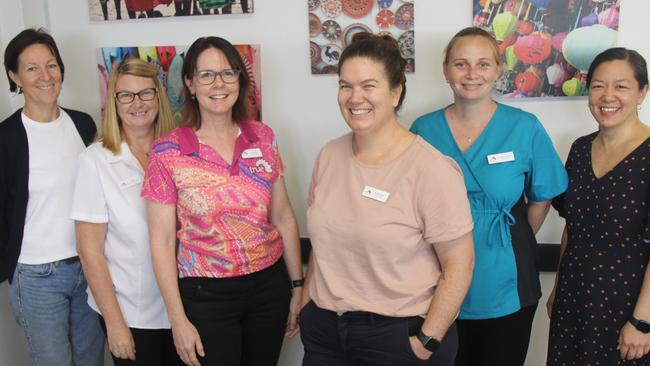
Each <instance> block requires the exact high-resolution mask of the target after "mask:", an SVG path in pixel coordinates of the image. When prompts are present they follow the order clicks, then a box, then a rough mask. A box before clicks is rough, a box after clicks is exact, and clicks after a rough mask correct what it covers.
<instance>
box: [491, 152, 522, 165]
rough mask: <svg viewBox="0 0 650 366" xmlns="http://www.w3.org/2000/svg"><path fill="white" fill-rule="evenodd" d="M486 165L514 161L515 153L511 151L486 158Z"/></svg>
mask: <svg viewBox="0 0 650 366" xmlns="http://www.w3.org/2000/svg"><path fill="white" fill-rule="evenodd" d="M487 161H488V164H499V163H505V162H507V161H515V153H514V152H512V151H508V152H502V153H498V154H492V155H488V156H487Z"/></svg>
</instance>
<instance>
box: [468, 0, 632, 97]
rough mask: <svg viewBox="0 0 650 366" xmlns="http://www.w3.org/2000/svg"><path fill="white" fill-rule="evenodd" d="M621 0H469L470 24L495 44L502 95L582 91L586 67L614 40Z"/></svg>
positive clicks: (557, 94)
mask: <svg viewBox="0 0 650 366" xmlns="http://www.w3.org/2000/svg"><path fill="white" fill-rule="evenodd" d="M620 5H621V0H473V19H474V21H473V23H474V25H475V26H479V27H483V28H484V29H486V30H488V31H490V32H491V33H492V34H493V35H494V37H495V38H496V40H497V42H498V43H499V52H500V53H501V57H502V59H503V65H504V72H503V74H502V76H501V78H500V79H499V80H498V81H497V85H496V89H497V90H498V91H499V93H501V95H502V96H504V97H507V98H534V97H566V96H572V97H573V96H582V95H586V92H587V91H586V90H585V83H586V75H587V70H588V69H589V65H590V64H591V62H592V61H593V59H594V58H595V57H596V55H598V54H599V53H600V52H602V51H604V50H606V49H608V48H610V47H613V46H615V45H616V41H617V36H618V19H619V16H620Z"/></svg>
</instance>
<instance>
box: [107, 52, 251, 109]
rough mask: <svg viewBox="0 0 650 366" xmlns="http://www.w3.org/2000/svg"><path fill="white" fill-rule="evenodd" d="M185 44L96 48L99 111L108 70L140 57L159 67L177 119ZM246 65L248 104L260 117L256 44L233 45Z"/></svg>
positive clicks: (181, 87) (180, 102) (181, 99)
mask: <svg viewBox="0 0 650 366" xmlns="http://www.w3.org/2000/svg"><path fill="white" fill-rule="evenodd" d="M187 48H188V46H138V47H106V48H100V49H99V52H98V55H97V56H98V63H97V71H98V73H99V92H100V99H101V112H102V115H104V108H105V106H106V92H107V89H108V76H109V74H110V72H111V70H112V69H113V68H114V67H116V66H117V64H119V63H120V61H121V60H122V59H124V58H126V57H139V58H141V59H143V60H145V61H147V62H149V63H151V64H154V65H156V66H157V67H158V69H159V70H160V78H161V81H162V83H163V85H164V86H165V88H166V90H167V96H168V98H169V103H170V105H171V108H172V111H173V113H174V118H175V119H176V121H177V122H178V121H180V109H181V106H182V104H183V78H182V75H181V71H182V69H183V58H184V56H185V51H186V50H187ZM235 48H236V49H237V51H239V54H240V55H241V56H242V58H243V60H244V64H245V65H246V70H245V71H246V72H247V73H248V75H249V76H250V80H251V84H250V93H249V96H248V97H249V99H250V106H251V116H252V117H254V118H256V119H257V120H261V113H262V98H261V93H260V92H261V90H262V89H261V84H260V82H261V80H262V79H261V64H260V52H259V45H248V44H244V45H235Z"/></svg>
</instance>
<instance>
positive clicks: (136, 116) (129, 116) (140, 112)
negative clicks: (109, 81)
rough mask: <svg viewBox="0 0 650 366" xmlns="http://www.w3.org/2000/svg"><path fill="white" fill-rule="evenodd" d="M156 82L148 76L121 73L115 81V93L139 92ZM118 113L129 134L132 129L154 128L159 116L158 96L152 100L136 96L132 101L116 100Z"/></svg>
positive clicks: (152, 86)
mask: <svg viewBox="0 0 650 366" xmlns="http://www.w3.org/2000/svg"><path fill="white" fill-rule="evenodd" d="M155 87H156V84H155V83H154V82H153V80H151V78H148V77H142V76H135V75H120V76H119V77H118V79H117V82H116V83H115V93H118V94H119V93H122V92H129V93H139V92H140V91H142V90H144V89H148V88H155ZM115 105H116V107H117V115H118V116H119V117H120V120H121V122H122V129H123V130H124V131H125V132H126V133H127V134H128V133H129V132H131V131H141V130H143V129H145V130H153V125H154V121H155V120H156V117H157V116H158V97H154V98H153V99H152V100H142V99H140V97H139V96H135V97H134V98H133V101H132V102H131V103H120V102H119V101H118V100H115Z"/></svg>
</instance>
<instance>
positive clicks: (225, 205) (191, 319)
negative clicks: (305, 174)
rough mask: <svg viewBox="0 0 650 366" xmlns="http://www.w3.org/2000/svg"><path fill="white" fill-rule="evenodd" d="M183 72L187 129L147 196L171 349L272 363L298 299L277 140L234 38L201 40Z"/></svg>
mask: <svg viewBox="0 0 650 366" xmlns="http://www.w3.org/2000/svg"><path fill="white" fill-rule="evenodd" d="M182 74H183V79H184V81H185V89H184V95H185V102H184V103H185V104H184V106H183V110H182V116H181V118H182V122H181V127H180V128H177V129H175V130H173V131H172V132H170V133H169V134H167V135H166V136H163V137H162V138H160V139H158V140H157V141H156V142H155V143H154V145H153V148H152V153H151V156H150V157H149V162H148V165H147V169H146V174H145V181H144V184H143V189H142V196H143V197H144V198H145V199H146V200H148V201H149V202H148V215H149V233H150V240H151V251H152V259H153V265H154V270H155V272H156V276H157V278H158V284H159V285H160V289H161V293H162V296H163V299H164V301H165V304H166V305H167V311H168V314H169V320H170V323H171V327H172V332H173V335H174V342H175V344H176V350H177V352H178V354H179V355H180V357H181V359H182V360H183V361H184V362H185V363H186V364H188V365H199V362H200V364H202V365H224V366H239V365H245V366H246V365H247V366H266V365H268V366H271V365H275V364H276V363H277V360H278V358H279V355H280V347H281V345H282V340H283V333H284V334H286V335H289V336H292V335H294V334H296V333H297V331H298V325H297V322H296V317H297V315H298V311H299V307H300V299H301V296H302V291H301V290H302V287H301V286H302V267H301V262H300V243H299V239H298V227H297V224H296V218H295V216H294V213H293V209H292V208H291V204H290V202H289V198H288V195H287V190H286V187H285V185H284V178H283V174H284V165H283V163H282V159H281V158H280V153H279V151H278V146H277V142H276V140H275V136H274V134H273V131H272V130H271V128H270V127H268V126H267V125H265V124H263V123H261V122H259V121H255V120H251V119H250V118H249V106H248V98H247V93H248V90H249V87H250V83H249V79H248V74H247V73H246V68H245V65H244V62H243V60H242V59H241V56H240V55H239V53H238V52H237V50H236V49H235V47H234V46H233V45H232V44H230V43H229V42H228V41H226V40H225V39H223V38H218V37H204V38H199V39H197V40H196V41H195V42H194V43H193V44H192V45H191V46H190V48H189V49H188V50H187V53H186V54H185V64H184V65H183V71H182ZM177 217H178V220H179V221H180V230H178V239H179V245H178V249H177V247H176V218H177ZM287 272H288V276H287ZM290 279H291V281H290ZM287 315H289V324H288V325H287Z"/></svg>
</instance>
